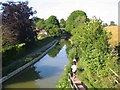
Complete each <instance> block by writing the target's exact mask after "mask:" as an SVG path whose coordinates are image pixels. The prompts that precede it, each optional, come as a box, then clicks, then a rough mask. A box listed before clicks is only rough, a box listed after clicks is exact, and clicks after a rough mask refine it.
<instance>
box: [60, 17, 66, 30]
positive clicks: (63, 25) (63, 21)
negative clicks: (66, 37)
mask: <svg viewBox="0 0 120 90" xmlns="http://www.w3.org/2000/svg"><path fill="white" fill-rule="evenodd" d="M65 26H66V21H65V20H64V19H63V18H62V19H61V20H60V27H61V28H65Z"/></svg>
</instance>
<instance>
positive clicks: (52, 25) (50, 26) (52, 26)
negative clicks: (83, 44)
mask: <svg viewBox="0 0 120 90" xmlns="http://www.w3.org/2000/svg"><path fill="white" fill-rule="evenodd" d="M59 28H60V24H59V21H58V19H57V18H56V16H53V15H52V16H50V17H49V18H48V19H47V20H46V21H45V29H46V30H47V32H48V34H49V35H50V36H59V34H60V29H59Z"/></svg>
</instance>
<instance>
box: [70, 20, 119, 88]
mask: <svg viewBox="0 0 120 90" xmlns="http://www.w3.org/2000/svg"><path fill="white" fill-rule="evenodd" d="M101 24H102V22H101V20H97V19H96V18H94V19H91V20H90V22H87V23H84V24H83V25H81V26H80V25H79V26H78V27H76V28H75V29H74V30H73V31H72V32H71V33H72V35H73V36H72V38H71V40H72V43H73V45H72V47H73V49H71V50H70V51H69V57H70V58H73V55H75V56H77V57H78V58H79V59H80V61H79V62H78V70H80V71H78V75H79V78H80V80H82V81H83V82H84V83H85V84H86V85H87V86H88V87H89V88H111V87H116V86H115V85H116V84H115V83H114V82H110V80H109V78H112V75H111V74H109V73H110V71H109V68H112V69H113V70H114V71H116V72H118V65H117V63H116V62H117V59H116V57H114V56H112V54H111V49H110V48H109V44H108V39H109V33H107V32H106V31H104V30H103V27H102V25H101ZM81 70H82V72H81Z"/></svg>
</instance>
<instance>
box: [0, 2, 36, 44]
mask: <svg viewBox="0 0 120 90" xmlns="http://www.w3.org/2000/svg"><path fill="white" fill-rule="evenodd" d="M2 10H3V13H2V24H3V26H2V36H3V43H2V44H3V46H6V45H13V44H18V43H24V42H32V41H35V33H34V32H33V31H32V25H33V20H32V19H29V18H30V16H32V15H33V14H34V13H35V12H33V11H32V8H31V7H28V2H7V3H2Z"/></svg>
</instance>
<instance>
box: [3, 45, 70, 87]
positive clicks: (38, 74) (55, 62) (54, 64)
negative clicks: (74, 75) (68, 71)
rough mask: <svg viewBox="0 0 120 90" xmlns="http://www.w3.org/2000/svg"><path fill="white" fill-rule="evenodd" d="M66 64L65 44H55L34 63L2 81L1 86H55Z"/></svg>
mask: <svg viewBox="0 0 120 90" xmlns="http://www.w3.org/2000/svg"><path fill="white" fill-rule="evenodd" d="M67 64H68V59H67V54H66V45H56V46H55V47H54V48H53V49H52V50H51V51H50V52H49V53H48V54H46V55H45V56H44V57H43V58H42V59H40V60H38V62H36V63H35V64H34V65H32V66H30V67H28V68H27V69H25V70H23V71H22V72H20V73H18V74H17V75H15V76H14V77H12V78H10V79H9V80H8V81H6V82H4V83H3V88H55V86H56V84H57V82H58V81H59V79H60V76H61V75H62V73H63V71H64V67H65V65H67Z"/></svg>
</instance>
